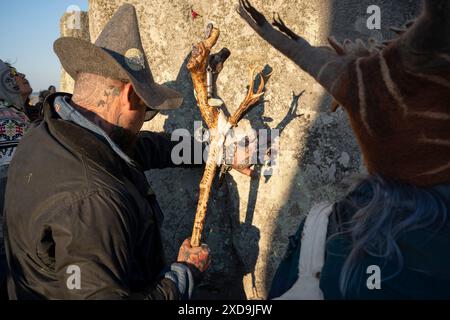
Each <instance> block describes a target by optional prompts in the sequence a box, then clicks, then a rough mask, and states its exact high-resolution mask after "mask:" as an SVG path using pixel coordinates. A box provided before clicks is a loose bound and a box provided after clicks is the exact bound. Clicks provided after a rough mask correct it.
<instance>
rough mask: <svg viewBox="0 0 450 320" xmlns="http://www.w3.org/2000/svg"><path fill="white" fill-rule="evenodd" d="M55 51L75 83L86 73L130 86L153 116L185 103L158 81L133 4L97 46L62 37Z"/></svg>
mask: <svg viewBox="0 0 450 320" xmlns="http://www.w3.org/2000/svg"><path fill="white" fill-rule="evenodd" d="M53 47H54V51H55V53H56V55H57V56H58V58H59V60H60V62H61V65H62V67H63V68H64V69H65V70H66V72H67V73H68V74H69V75H70V76H71V77H72V78H74V79H77V76H78V74H80V73H84V72H85V73H93V74H97V75H101V76H104V77H108V78H111V79H116V80H121V81H124V82H130V83H131V84H132V85H133V88H134V90H135V92H136V94H137V95H138V96H139V97H140V98H141V99H142V100H143V101H144V102H145V104H146V105H147V107H148V108H149V110H148V114H149V115H150V116H151V115H152V113H153V115H154V114H155V113H156V112H155V111H154V110H168V109H176V108H178V107H179V106H180V105H181V103H182V102H183V97H182V95H181V94H180V93H179V92H177V91H175V90H173V89H170V88H168V87H165V86H163V85H160V84H157V83H156V82H155V81H154V79H153V75H152V72H151V70H150V67H149V64H148V60H147V57H146V55H145V52H144V50H143V47H142V41H141V36H140V33H139V25H138V20H137V15H136V10H135V8H134V6H132V5H130V4H125V5H122V6H121V7H120V8H119V9H118V10H117V11H116V13H115V14H114V16H113V17H112V18H111V20H110V21H109V22H108V23H107V24H106V26H105V28H104V29H103V31H102V32H101V33H100V35H99V36H98V38H97V40H96V41H95V43H94V44H92V43H90V42H89V41H85V40H82V39H79V38H73V37H62V38H59V39H58V40H56V41H55V43H54V45H53ZM150 116H146V120H148V118H150Z"/></svg>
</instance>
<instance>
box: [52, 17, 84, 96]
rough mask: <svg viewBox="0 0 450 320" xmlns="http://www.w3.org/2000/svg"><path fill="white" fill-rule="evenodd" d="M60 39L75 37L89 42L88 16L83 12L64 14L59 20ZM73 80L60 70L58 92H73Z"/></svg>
mask: <svg viewBox="0 0 450 320" xmlns="http://www.w3.org/2000/svg"><path fill="white" fill-rule="evenodd" d="M59 30H60V35H61V37H75V38H80V39H84V40H87V41H90V39H91V37H90V33H89V15H88V13H87V12H83V11H73V12H66V13H65V14H64V15H63V16H62V17H61V19H60V23H59ZM73 86H74V80H73V79H72V77H70V76H69V74H68V73H67V72H66V71H65V70H64V69H62V68H61V82H60V91H62V92H69V93H72V92H73Z"/></svg>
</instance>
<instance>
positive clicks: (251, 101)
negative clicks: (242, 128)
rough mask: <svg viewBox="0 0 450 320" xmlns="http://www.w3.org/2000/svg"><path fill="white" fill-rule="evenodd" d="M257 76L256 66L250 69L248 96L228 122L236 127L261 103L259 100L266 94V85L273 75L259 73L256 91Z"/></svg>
mask: <svg viewBox="0 0 450 320" xmlns="http://www.w3.org/2000/svg"><path fill="white" fill-rule="evenodd" d="M255 76H256V68H252V69H250V86H249V88H248V92H247V96H246V97H245V98H244V100H243V101H242V102H241V104H240V105H239V108H238V109H237V110H236V111H235V112H234V114H233V115H232V116H231V117H230V119H229V120H228V122H229V123H230V124H231V125H232V126H233V127H235V126H236V125H237V124H238V122H239V121H240V120H241V119H242V118H243V117H244V116H245V115H246V114H247V113H249V112H250V110H252V109H253V108H254V107H255V106H257V105H258V104H259V101H260V99H261V97H262V96H263V95H264V86H265V84H266V82H267V80H268V79H269V77H270V76H271V74H268V75H266V76H263V75H262V74H260V75H259V79H260V83H259V86H258V90H257V91H256V92H253V91H254V88H255V81H254V79H255Z"/></svg>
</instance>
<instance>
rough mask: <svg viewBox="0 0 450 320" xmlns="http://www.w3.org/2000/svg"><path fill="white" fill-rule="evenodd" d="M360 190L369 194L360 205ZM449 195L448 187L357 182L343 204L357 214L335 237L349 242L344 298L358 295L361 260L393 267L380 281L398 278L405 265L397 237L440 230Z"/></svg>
mask: <svg viewBox="0 0 450 320" xmlns="http://www.w3.org/2000/svg"><path fill="white" fill-rule="evenodd" d="M361 190H368V191H369V197H368V199H367V200H366V201H364V202H363V203H361V197H360V194H361V193H360V192H358V191H361ZM355 191H356V192H355ZM358 194H359V195H358ZM448 195H450V184H447V185H439V186H434V187H428V188H424V187H417V186H413V185H406V184H402V183H398V182H392V181H388V180H386V179H383V178H381V177H379V176H370V177H368V178H365V179H363V180H361V179H360V180H359V181H358V182H357V183H356V185H355V186H354V187H353V192H351V193H350V196H349V197H347V198H346V199H345V200H343V201H346V202H348V203H347V204H348V205H350V206H353V207H354V208H355V209H356V213H355V214H354V215H353V218H352V219H351V220H350V221H349V222H347V223H345V225H343V226H342V229H341V230H343V231H342V232H341V233H339V234H336V235H334V236H337V235H345V236H347V237H349V239H350V241H351V248H350V254H349V255H348V256H347V258H346V260H345V263H344V265H343V267H342V270H341V274H340V278H339V287H340V290H341V293H342V295H343V297H346V295H348V293H349V292H350V291H353V290H355V289H356V290H358V292H359V288H360V287H361V284H360V280H361V276H362V274H363V271H364V270H362V269H361V268H362V267H361V265H360V263H359V262H360V261H361V260H362V259H363V258H364V256H372V257H377V258H382V259H384V260H385V261H386V262H387V261H390V262H394V263H395V266H396V267H397V268H396V272H395V273H393V274H391V275H388V276H387V277H384V278H382V280H386V279H389V278H392V277H395V276H396V275H398V274H399V273H400V272H401V271H402V269H403V265H404V261H403V256H402V252H401V250H400V248H399V246H398V243H397V242H398V239H399V237H400V236H402V235H403V234H405V233H406V232H409V231H413V230H417V229H422V228H430V229H431V230H438V229H439V228H441V227H442V226H443V225H444V224H445V223H446V222H447V219H448V214H449V212H450V205H449V202H450V199H448ZM446 196H447V198H446ZM334 236H332V237H331V238H330V240H331V239H333V237H334Z"/></svg>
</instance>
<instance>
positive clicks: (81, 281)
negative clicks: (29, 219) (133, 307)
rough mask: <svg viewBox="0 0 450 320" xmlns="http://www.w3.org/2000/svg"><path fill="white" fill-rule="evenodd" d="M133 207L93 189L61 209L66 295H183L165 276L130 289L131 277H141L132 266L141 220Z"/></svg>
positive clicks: (58, 241)
mask: <svg viewBox="0 0 450 320" xmlns="http://www.w3.org/2000/svg"><path fill="white" fill-rule="evenodd" d="M130 208H132V206H131V204H129V203H127V202H126V200H124V199H123V198H121V196H120V195H118V194H114V193H109V192H94V193H92V194H90V195H88V196H86V197H84V198H82V199H79V200H77V201H76V202H75V203H73V204H71V205H70V206H69V207H67V208H65V209H64V210H63V211H64V212H61V213H59V215H58V216H57V217H58V218H57V219H56V222H55V223H54V227H53V230H52V236H53V241H54V242H55V272H56V274H57V278H58V281H59V288H60V289H61V290H62V296H63V297H64V298H65V299H135V298H139V299H178V297H179V293H178V290H177V288H176V286H175V285H174V284H173V283H171V281H169V280H167V279H162V277H161V278H158V279H157V280H156V281H155V283H148V284H146V286H145V284H143V285H144V286H145V287H146V288H147V289H146V290H145V291H144V292H139V293H135V292H132V291H131V283H130V281H131V279H133V278H134V279H136V277H137V278H139V275H136V274H135V272H136V270H135V268H133V265H132V261H133V256H132V255H134V254H136V252H135V251H136V250H135V249H136V248H135V241H136V240H135V237H137V236H138V235H137V234H136V229H137V228H136V225H137V224H138V223H139V221H136V220H135V217H136V216H137V215H136V214H134V215H133V213H132V212H129V210H130ZM149 245H150V244H149ZM146 258H148V259H151V258H152V257H146ZM153 271H154V272H155V270H153ZM141 272H145V270H142V271H141Z"/></svg>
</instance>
